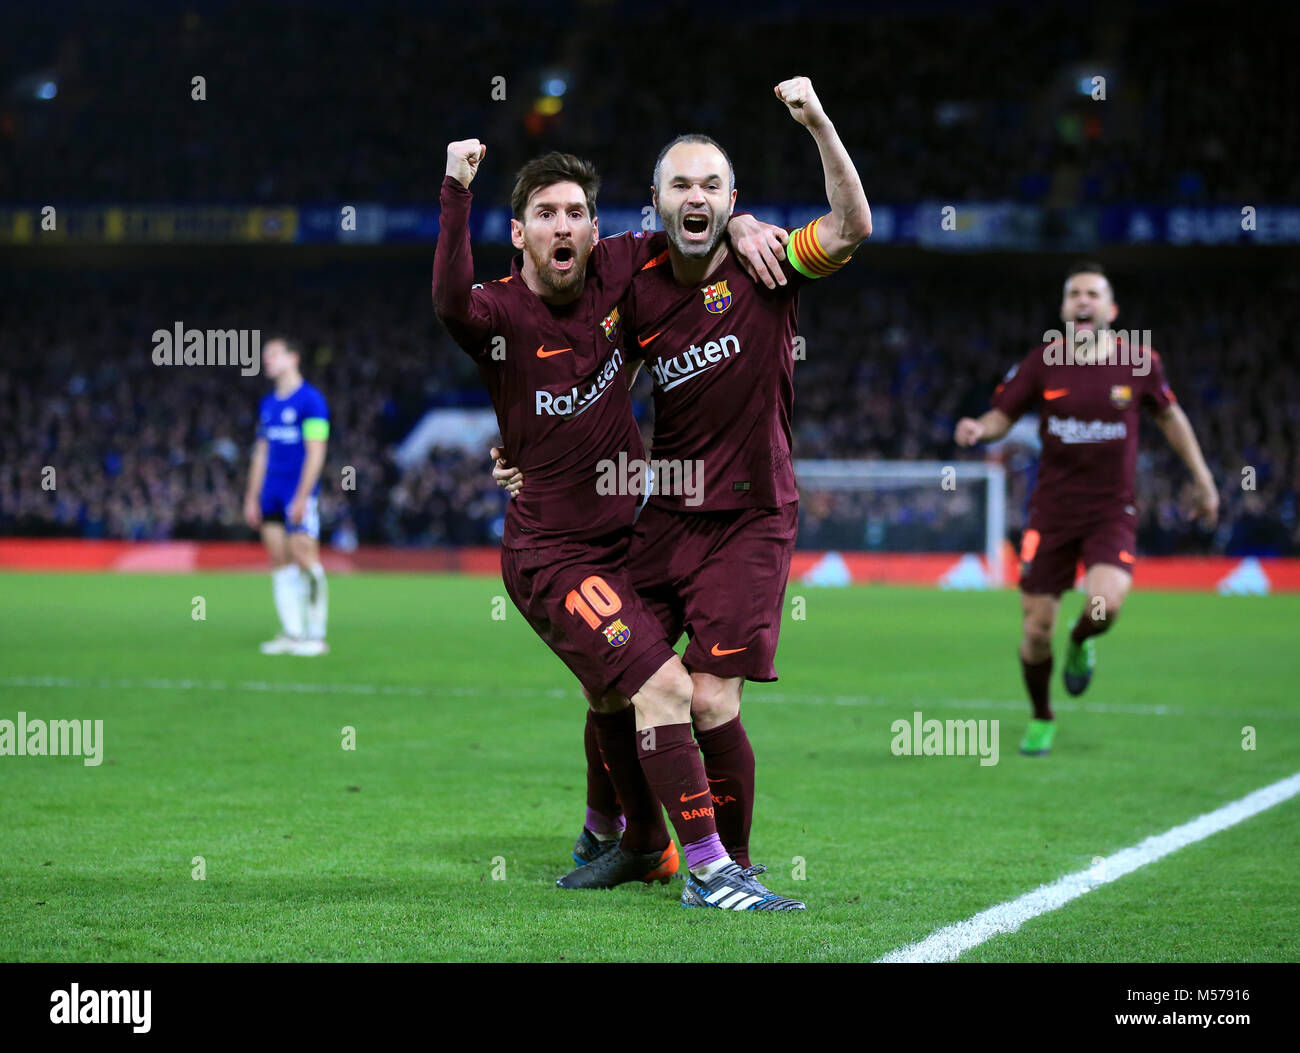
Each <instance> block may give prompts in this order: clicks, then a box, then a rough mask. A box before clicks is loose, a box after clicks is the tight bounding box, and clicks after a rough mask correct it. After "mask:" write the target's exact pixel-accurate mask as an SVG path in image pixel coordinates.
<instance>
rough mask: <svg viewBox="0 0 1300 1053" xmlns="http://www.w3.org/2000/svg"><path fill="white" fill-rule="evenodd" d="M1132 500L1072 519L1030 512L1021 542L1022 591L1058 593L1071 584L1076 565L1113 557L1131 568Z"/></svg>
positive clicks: (1134, 526)
mask: <svg viewBox="0 0 1300 1053" xmlns="http://www.w3.org/2000/svg"><path fill="white" fill-rule="evenodd" d="M1132 507H1133V506H1132V505H1127V506H1124V507H1121V508H1117V509H1115V510H1114V511H1107V512H1104V513H1102V514H1100V515H1097V516H1093V517H1091V518H1087V519H1083V518H1081V519H1079V520H1078V521H1077V522H1071V521H1069V520H1066V519H1063V518H1062V517H1054V518H1053V519H1051V520H1048V519H1047V518H1046V517H1044V516H1041V515H1037V514H1035V513H1033V512H1031V513H1030V516H1029V525H1028V527H1027V528H1026V529H1025V536H1024V537H1023V538H1022V539H1021V542H1020V591H1021V592H1027V593H1031V594H1038V593H1046V594H1049V595H1052V596H1059V595H1060V594H1061V593H1062V592H1065V591H1066V590H1067V589H1072V588H1073V587H1074V582H1075V579H1076V577H1077V576H1078V566H1079V564H1080V563H1082V564H1083V566H1084V568H1085V569H1087V568H1089V567H1091V566H1092V565H1093V564H1094V563H1111V564H1114V565H1115V566H1117V567H1119V568H1120V569H1121V570H1127V571H1128V572H1129V573H1130V574H1132V573H1133V566H1134V564H1135V563H1136V562H1137V512H1136V510H1134V511H1129V509H1130V508H1132Z"/></svg>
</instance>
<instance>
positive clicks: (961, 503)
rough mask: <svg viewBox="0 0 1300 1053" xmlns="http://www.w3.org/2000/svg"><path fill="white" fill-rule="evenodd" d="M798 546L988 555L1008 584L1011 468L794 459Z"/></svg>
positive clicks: (993, 572) (991, 579) (994, 581)
mask: <svg viewBox="0 0 1300 1053" xmlns="http://www.w3.org/2000/svg"><path fill="white" fill-rule="evenodd" d="M794 472H795V478H796V480H797V481H798V484H799V494H800V518H801V527H800V545H801V547H810V548H815V549H834V550H850V551H852V550H858V551H875V552H953V553H962V554H970V555H982V556H983V571H984V584H985V585H987V586H989V587H993V588H999V587H1001V585H1002V583H1003V571H1004V567H1003V550H1004V546H1005V544H1006V531H1007V483H1006V470H1005V469H1004V468H1003V467H1002V465H1001V464H998V463H997V462H994V461H952V462H948V461H838V460H817V461H795V462H794Z"/></svg>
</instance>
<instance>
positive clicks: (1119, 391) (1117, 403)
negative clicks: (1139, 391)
mask: <svg viewBox="0 0 1300 1053" xmlns="http://www.w3.org/2000/svg"><path fill="white" fill-rule="evenodd" d="M1132 401H1133V389H1132V388H1131V387H1130V386H1129V385H1128V384H1112V385H1111V386H1110V404H1111V405H1112V406H1114V407H1115V408H1116V409H1123V408H1124V407H1125V406H1127V405H1128V404H1129V403H1130V402H1132Z"/></svg>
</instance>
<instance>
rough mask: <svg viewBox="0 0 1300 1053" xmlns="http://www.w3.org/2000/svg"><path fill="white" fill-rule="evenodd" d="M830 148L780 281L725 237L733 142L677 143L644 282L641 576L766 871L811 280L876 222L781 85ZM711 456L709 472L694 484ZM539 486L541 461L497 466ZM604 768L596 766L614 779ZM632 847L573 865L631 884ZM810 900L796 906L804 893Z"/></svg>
mask: <svg viewBox="0 0 1300 1053" xmlns="http://www.w3.org/2000/svg"><path fill="white" fill-rule="evenodd" d="M775 92H776V96H777V98H779V99H780V100H781V101H782V102H784V103H785V105H786V107H787V108H788V111H789V113H790V115H791V117H793V118H794V120H795V121H797V122H798V123H799V124H801V125H803V126H804V127H805V128H807V129H808V131H809V132H810V133H811V135H812V137H813V139H814V141H815V142H816V144H817V147H818V150H819V152H820V154H821V158H822V164H823V169H824V173H825V181H826V195H827V199H828V201H829V204H830V209H831V210H830V212H829V213H828V214H826V215H824V216H822V217H820V218H818V219H817V220H815V221H814V222H812V223H810V224H808V225H807V226H806V227H802V228H800V229H798V230H795V231H793V232H792V233H790V235H789V238H788V242H787V245H786V252H785V258H784V259H783V260H782V276H781V283H782V284H780V286H779V287H778V288H777V289H775V290H769V289H766V288H763V287H762V286H760V285H758V284H756V283H754V282H751V281H750V280H749V279H748V277H747V276H746V271H745V269H742V266H741V264H740V263H739V262H738V261H737V260H736V259H735V257H734V256H733V255H732V254H731V253H729V252H728V250H727V246H726V244H725V243H724V242H723V241H722V233H723V229H724V227H725V223H726V218H727V217H728V216H729V215H730V213H731V210H732V208H733V206H734V204H735V201H736V189H735V175H734V172H733V170H732V166H731V161H730V159H729V158H728V157H727V155H726V153H725V151H724V150H723V149H722V148H721V146H719V145H718V144H717V143H716V142H714V141H713V140H712V139H709V138H708V137H706V136H702V135H687V136H682V137H680V138H678V139H676V140H674V141H673V142H671V143H669V144H668V146H666V147H665V148H664V150H663V152H662V153H661V154H660V157H659V161H658V163H657V164H656V166H655V170H654V177H653V185H652V194H653V198H654V203H655V207H656V208H657V209H658V212H659V215H660V217H661V218H662V220H663V225H664V229H665V231H666V232H667V234H668V239H669V246H668V251H667V252H666V253H663V254H661V255H660V256H657V257H655V258H654V259H653V260H652V261H651V262H650V264H649V265H648V266H647V267H646V268H644V269H643V270H642V271H641V272H640V273H639V274H638V275H637V277H636V279H635V280H634V281H633V283H632V289H631V291H630V293H629V295H628V299H627V302H626V304H625V306H624V318H625V324H626V326H627V332H628V336H629V341H628V343H629V345H630V346H633V347H635V349H636V351H637V353H639V354H640V355H641V356H642V357H643V359H644V363H645V366H646V368H647V369H648V370H649V371H650V373H651V375H652V377H653V379H654V399H655V432H654V451H653V461H652V463H653V464H654V465H656V466H657V467H658V471H657V479H656V483H655V490H654V493H653V494H652V496H651V497H650V499H649V502H648V504H647V506H646V508H645V510H644V512H642V514H641V516H640V517H639V519H638V520H637V527H636V536H635V539H634V541H633V543H632V551H631V556H630V561H631V568H632V583H633V586H634V587H635V588H636V590H637V592H638V593H639V594H640V596H641V597H642V599H643V600H644V601H645V602H646V603H647V604H648V606H649V608H650V609H651V610H652V611H653V612H654V614H655V616H656V617H657V618H658V619H659V621H660V623H661V624H662V625H663V627H664V631H665V632H666V634H667V636H668V639H669V640H671V641H674V642H675V641H676V640H677V639H678V638H679V637H680V636H681V635H682V633H683V632H685V633H686V634H687V635H688V636H689V638H690V642H689V644H688V645H687V648H686V651H685V654H684V656H683V660H684V662H685V665H686V668H687V669H689V670H690V673H691V679H692V681H693V684H694V692H693V702H692V706H691V715H692V718H693V721H694V728H695V736H696V739H697V740H698V742H699V744H700V749H701V751H702V752H703V755H704V763H705V769H706V772H707V775H708V780H709V786H710V789H711V791H712V794H711V799H712V804H713V809H714V811H715V813H716V818H717V826H718V832H719V835H720V836H721V838H722V843H723V845H724V846H725V847H726V848H727V850H728V851H729V852H730V853H731V854H732V856H733V857H734V858H735V859H736V860H737V862H739V863H740V864H741V865H742V866H744V867H745V868H746V869H747V870H748V871H749V872H750V873H752V874H757V873H761V872H762V870H763V868H762V867H755V866H752V865H751V864H750V858H749V834H750V828H751V826H752V821H753V808H754V772H755V762H754V751H753V748H752V746H751V744H750V740H749V736H748V734H747V733H746V731H745V728H744V726H743V724H742V723H741V720H740V698H741V692H742V689H743V687H744V684H745V681H746V680H754V681H759V682H770V681H773V680H775V679H776V669H775V666H774V660H775V655H776V648H777V640H778V636H779V633H780V626H781V609H782V606H783V604H784V597H785V588H786V581H787V578H788V576H789V570H790V562H791V556H792V554H793V550H794V542H795V533H796V529H797V523H798V491H797V490H796V487H795V479H794V470H793V466H792V463H791V413H792V403H793V395H794V384H793V375H794V339H795V335H796V322H797V314H798V293H799V290H800V289H801V288H802V287H803V286H804V285H806V284H807V283H808V282H809V281H810V280H814V279H817V278H821V277H824V276H826V275H829V274H831V273H833V272H834V271H836V270H837V269H839V267H841V266H842V265H843V264H844V263H845V262H846V261H847V260H848V258H849V256H850V255H851V254H852V252H853V250H854V249H855V248H856V247H857V245H858V243H859V242H860V241H862V240H863V239H864V238H866V237H867V236H869V235H870V233H871V213H870V208H869V206H868V203H867V199H866V195H865V193H864V192H863V189H862V183H861V180H860V179H859V178H858V174H857V172H856V170H855V169H854V166H853V163H852V161H851V159H850V158H849V156H848V152H847V151H846V150H845V149H844V146H843V144H842V143H841V142H840V140H839V136H838V135H837V134H836V132H835V128H834V126H833V125H832V123H831V122H830V120H829V118H827V116H826V114H825V111H824V110H823V108H822V106H821V103H820V101H819V100H818V98H817V95H816V93H815V91H814V90H813V87H812V84H811V82H810V81H809V80H808V79H807V78H805V77H795V78H792V79H790V80H786V81H783V82H782V83H781V84H779V85H777V86H776V88H775ZM697 465H698V467H699V468H700V469H702V478H695V479H693V480H692V486H691V487H689V488H687V487H685V486H683V485H678V484H681V483H684V482H685V481H686V479H687V478H689V477H690V476H692V475H694V474H696V473H695V467H696V466H697ZM493 474H494V476H495V477H496V478H497V479H498V481H500V482H503V483H505V484H506V485H507V488H508V489H512V491H515V492H519V493H521V494H526V493H527V492H528V487H529V486H531V481H529V482H528V483H527V484H526V485H525V484H524V479H525V478H526V477H527V474H528V473H527V472H522V473H518V472H512V471H510V470H509V469H508V468H502V467H500V466H498V468H497V469H496V470H495V471H494V473H493ZM599 777H600V773H599V772H589V773H588V779H589V780H591V779H593V778H599ZM619 870H620V867H619V863H618V860H617V854H616V853H615V854H611V855H608V856H600V857H597V858H594V859H592V860H591V861H590V862H589V863H588V864H587V865H586V866H582V867H579V868H578V870H576V871H574V873H573V874H572V875H570V878H569V880H570V881H571V882H573V883H574V884H575V885H578V884H583V883H589V884H591V885H594V886H596V887H607V886H608V884H610V883H616V881H617V878H618V873H619ZM729 895H731V893H730V892H728V891H727V884H726V882H725V881H719V882H708V881H701V880H697V879H696V878H694V877H692V878H690V879H688V881H687V887H686V890H685V892H684V893H683V902H686V903H688V904H691V905H698V904H703V903H707V902H710V901H711V900H712V899H713V898H714V897H719V896H721V897H724V898H725V897H727V896H729ZM790 902H791V903H793V904H797V905H798V906H799V907H802V904H799V903H798V901H790Z"/></svg>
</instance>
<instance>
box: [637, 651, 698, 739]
mask: <svg viewBox="0 0 1300 1053" xmlns="http://www.w3.org/2000/svg"><path fill="white" fill-rule="evenodd" d="M692 693H693V685H692V684H691V676H690V674H689V673H688V672H686V670H685V668H684V667H683V666H682V664H681V662H680V661H670V662H665V663H664V665H663V666H661V667H660V668H659V670H658V671H656V672H655V674H654V676H652V677H651V678H650V679H649V680H647V681H646V682H645V684H644V685H642V687H641V690H640V691H638V692H637V693H636V695H635V696H634V697H633V699H632V704H633V705H635V706H636V707H637V709H638V710H639V711H640V712H641V714H642V715H643V716H644V717H645V718H646V719H647V720H648V721H649V722H650V724H651V725H660V724H685V723H687V722H688V721H689V720H690V718H691V695H692Z"/></svg>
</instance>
